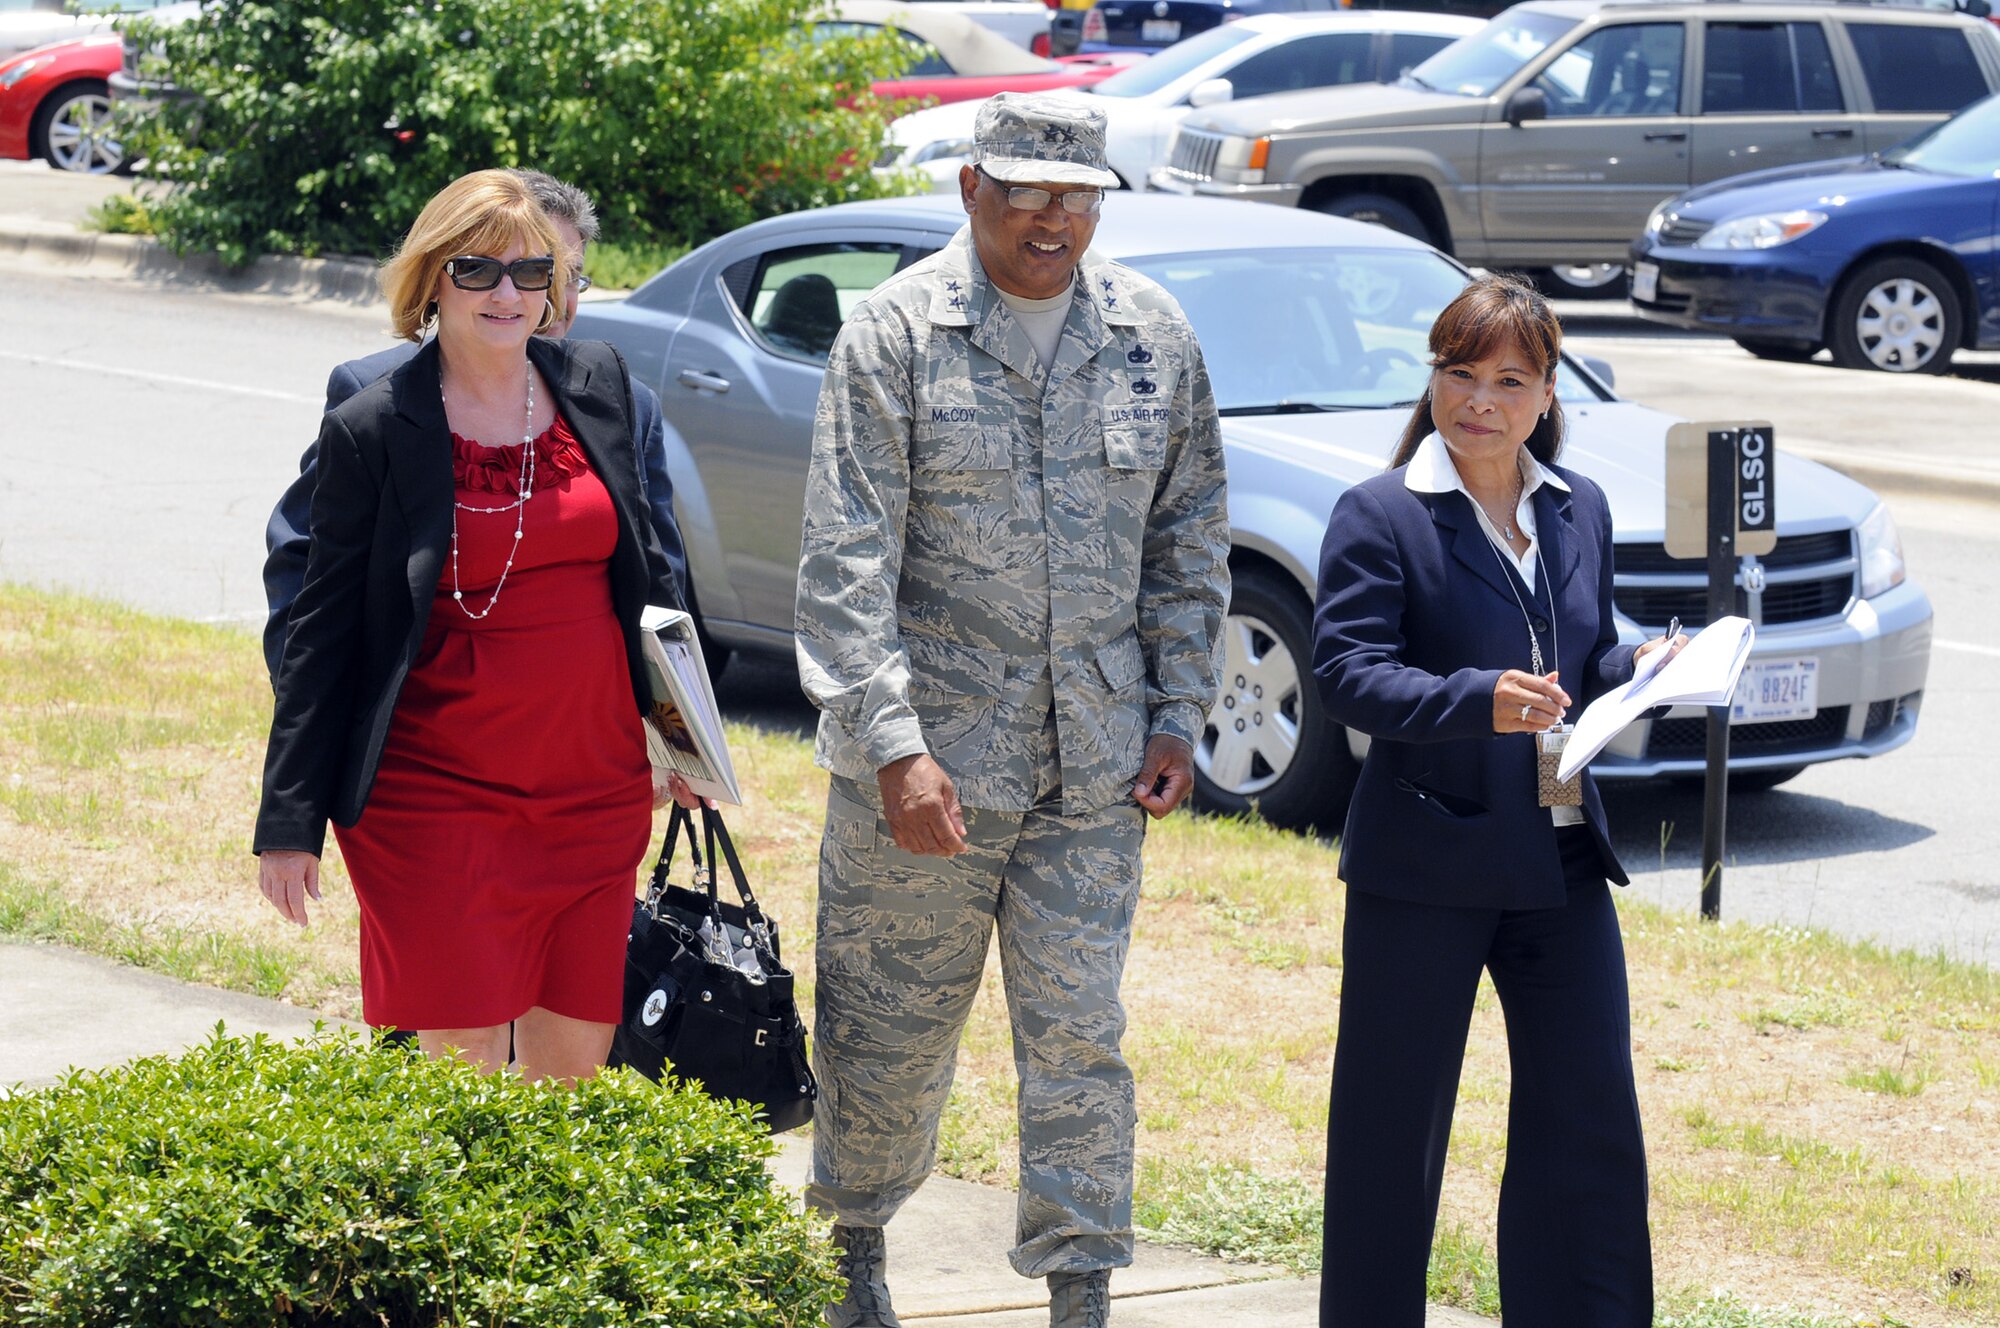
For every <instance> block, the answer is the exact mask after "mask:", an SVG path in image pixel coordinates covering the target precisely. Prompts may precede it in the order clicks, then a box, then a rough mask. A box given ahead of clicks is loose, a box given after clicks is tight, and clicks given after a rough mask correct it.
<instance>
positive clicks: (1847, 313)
mask: <svg viewBox="0 0 2000 1328" xmlns="http://www.w3.org/2000/svg"><path fill="white" fill-rule="evenodd" d="M1960 327H1961V324H1960V322H1959V310H1958V294H1957V292H1955V291H1954V290H1952V288H1951V283H1950V282H1949V281H1947V280H1946V279H1945V276H1944V274H1943V273H1941V272H1939V271H1938V270H1937V269H1936V268H1934V267H1932V266H1931V265H1930V264H1929V263H1926V262H1923V261H1922V260H1920V259H1915V258H1903V257H1900V256H1899V257H1890V258H1880V259H1877V260H1876V261H1874V262H1872V263H1868V264H1865V265H1863V266H1862V267H1859V268H1857V269H1855V271H1854V272H1853V273H1851V274H1850V275H1849V276H1848V278H1847V280H1846V281H1844V282H1842V283H1841V287H1840V296H1839V298H1838V299H1836V300H1835V301H1834V305H1833V328H1832V335H1831V336H1830V337H1829V338H1828V343H1827V344H1828V345H1829V346H1831V347H1832V349H1833V362H1834V363H1835V364H1838V365H1839V366H1840V367H1841V368H1843V369H1880V370H1882V371H1883V372H1885V373H1931V374H1938V373H1943V372H1944V371H1945V370H1946V369H1949V368H1950V367H1951V353H1952V352H1953V351H1955V350H1957V349H1958V339H1959V329H1960Z"/></svg>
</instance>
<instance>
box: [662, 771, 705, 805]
mask: <svg viewBox="0 0 2000 1328" xmlns="http://www.w3.org/2000/svg"><path fill="white" fill-rule="evenodd" d="M669 802H672V803H677V804H679V805H680V806H682V807H685V808H686V809H687V810H688V811H691V812H698V811H700V810H701V807H702V804H703V803H704V802H705V803H707V804H708V805H709V807H710V808H713V807H714V806H715V799H714V798H704V797H702V796H701V795H699V794H697V793H696V792H695V791H694V790H693V789H691V788H689V787H688V782H687V780H685V779H683V778H681V774H680V772H679V771H678V770H674V771H669V772H667V773H666V774H664V775H663V774H661V773H660V770H659V767H658V766H655V767H654V768H653V810H654V811H658V810H660V808H662V807H664V806H666V805H667V804H668V803H669Z"/></svg>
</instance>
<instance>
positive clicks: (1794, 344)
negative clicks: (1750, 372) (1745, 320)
mask: <svg viewBox="0 0 2000 1328" xmlns="http://www.w3.org/2000/svg"><path fill="white" fill-rule="evenodd" d="M1736 344H1737V345H1739V346H1741V347H1742V348H1743V349H1745V350H1747V351H1749V352H1750V353H1751V354H1752V355H1755V356H1756V357H1757V358H1758V359H1760V360H1782V361H1784V362H1785V363H1787V364H1804V363H1805V362H1806V361H1807V360H1810V359H1811V358H1812V357H1813V356H1815V355H1817V354H1819V350H1820V348H1819V344H1818V343H1817V342H1812V341H1768V340H1765V339H1764V338H1762V337H1737V338H1736Z"/></svg>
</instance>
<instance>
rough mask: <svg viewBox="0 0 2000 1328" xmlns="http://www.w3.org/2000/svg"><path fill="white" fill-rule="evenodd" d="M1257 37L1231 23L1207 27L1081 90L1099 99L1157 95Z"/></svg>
mask: <svg viewBox="0 0 2000 1328" xmlns="http://www.w3.org/2000/svg"><path fill="white" fill-rule="evenodd" d="M1256 35H1257V34H1256V33H1254V32H1247V31H1245V30H1244V29H1242V28H1240V27H1237V26H1236V25H1235V24H1233V23H1225V24H1224V25H1223V26H1221V27H1219V28H1210V29H1209V30H1208V31H1207V32H1204V33H1202V34H1201V35H1200V36H1199V37H1190V38H1188V39H1187V40H1186V41H1184V42H1175V43H1174V44H1173V45H1172V46H1169V47H1168V48H1167V49H1166V50H1164V51H1161V52H1160V53H1159V54H1158V55H1155V56H1152V57H1150V58H1148V59H1145V60H1141V61H1140V62H1139V63H1138V64H1136V65H1133V66H1132V67H1131V68H1130V69H1126V70H1124V71H1122V72H1120V73H1116V74H1113V75H1112V76H1111V77H1110V78H1107V79H1105V80H1104V81H1103V82H1102V83H1095V84H1092V85H1091V86H1089V87H1087V88H1084V89H1082V90H1083V91H1085V92H1089V93H1093V94H1095V95H1096V96H1099V97H1145V96H1150V95H1151V94H1153V93H1155V92H1158V91H1159V90H1160V89H1161V88H1164V87H1165V86H1167V84H1169V83H1171V82H1173V81H1174V80H1175V79H1177V78H1179V77H1181V75H1183V74H1185V73H1187V72H1188V71H1189V70H1190V69H1195V68H1198V67H1200V66H1201V65H1205V64H1207V63H1208V62H1209V61H1210V60H1213V59H1214V58H1215V57H1216V56H1218V55H1221V54H1222V53H1223V52H1224V51H1227V50H1229V49H1231V48H1232V47H1236V46H1241V45H1242V44H1243V43H1244V42H1247V41H1249V40H1250V39H1251V38H1253V37H1255V36H1256Z"/></svg>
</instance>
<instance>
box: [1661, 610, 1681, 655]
mask: <svg viewBox="0 0 2000 1328" xmlns="http://www.w3.org/2000/svg"><path fill="white" fill-rule="evenodd" d="M1680 634H1681V616H1680V615H1679V614H1678V613H1677V614H1675V615H1674V616H1673V617H1671V618H1669V619H1667V630H1666V631H1665V632H1664V633H1662V634H1661V640H1663V641H1665V642H1666V643H1667V646H1668V647H1669V648H1670V649H1671V648H1672V646H1673V644H1674V638H1675V637H1677V636H1679V635H1680Z"/></svg>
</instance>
